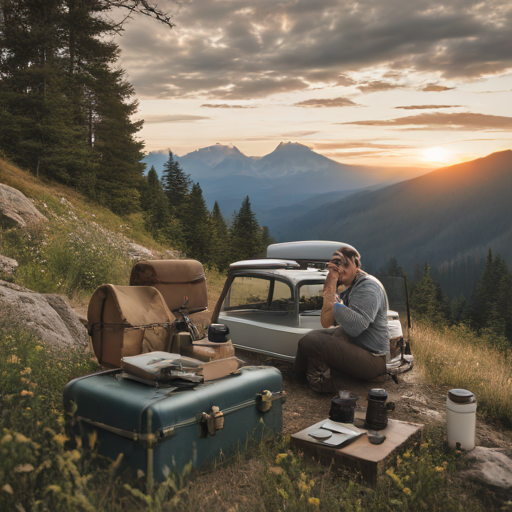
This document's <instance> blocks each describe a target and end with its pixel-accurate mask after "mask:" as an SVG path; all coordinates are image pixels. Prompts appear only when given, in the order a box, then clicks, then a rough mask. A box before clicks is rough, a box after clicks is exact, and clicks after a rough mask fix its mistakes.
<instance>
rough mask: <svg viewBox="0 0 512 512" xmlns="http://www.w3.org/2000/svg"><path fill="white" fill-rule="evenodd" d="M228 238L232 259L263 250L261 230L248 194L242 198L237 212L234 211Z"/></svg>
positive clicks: (249, 256)
mask: <svg viewBox="0 0 512 512" xmlns="http://www.w3.org/2000/svg"><path fill="white" fill-rule="evenodd" d="M230 240H231V244H230V245H231V254H232V260H233V261H236V260H245V259H249V258H253V257H254V256H255V255H257V254H258V253H259V252H261V251H262V250H263V243H262V238H261V230H260V227H259V225H258V222H257V220H256V216H255V215H254V213H253V211H252V209H251V203H250V201H249V196H247V197H246V198H245V199H244V200H243V202H242V206H241V207H240V210H239V211H238V213H235V216H234V218H233V223H232V226H231V229H230Z"/></svg>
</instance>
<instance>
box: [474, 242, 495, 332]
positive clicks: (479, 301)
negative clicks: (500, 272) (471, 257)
mask: <svg viewBox="0 0 512 512" xmlns="http://www.w3.org/2000/svg"><path fill="white" fill-rule="evenodd" d="M497 286H498V280H497V278H496V275H495V268H494V259H493V256H492V250H491V249H489V251H488V253H487V259H486V261H485V267H484V271H483V273H482V277H481V278H480V281H479V282H478V283H477V286H476V291H475V294H474V296H473V300H472V303H473V304H472V311H471V322H472V325H473V327H474V328H476V329H482V328H484V327H486V325H487V323H488V321H489V318H490V316H491V311H492V309H493V304H494V302H495V301H494V294H495V293H496V290H497Z"/></svg>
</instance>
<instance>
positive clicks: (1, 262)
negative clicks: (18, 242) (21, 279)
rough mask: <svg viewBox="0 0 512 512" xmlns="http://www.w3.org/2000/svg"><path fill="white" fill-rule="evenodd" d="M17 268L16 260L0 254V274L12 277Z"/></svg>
mask: <svg viewBox="0 0 512 512" xmlns="http://www.w3.org/2000/svg"><path fill="white" fill-rule="evenodd" d="M17 268H18V262H17V261H16V260H13V259H12V258H8V257H7V256H2V255H1V254H0V274H7V275H10V276H12V275H13V274H14V271H15V270H16V269H17Z"/></svg>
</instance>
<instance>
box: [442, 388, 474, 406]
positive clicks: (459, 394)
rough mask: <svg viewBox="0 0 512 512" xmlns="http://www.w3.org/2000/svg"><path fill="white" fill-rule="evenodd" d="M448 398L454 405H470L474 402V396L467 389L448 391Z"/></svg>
mask: <svg viewBox="0 0 512 512" xmlns="http://www.w3.org/2000/svg"><path fill="white" fill-rule="evenodd" d="M448 398H449V399H450V400H451V401H452V402H454V403H456V404H470V403H473V402H474V401H475V395H474V394H473V393H471V391H468V390H467V389H450V391H448Z"/></svg>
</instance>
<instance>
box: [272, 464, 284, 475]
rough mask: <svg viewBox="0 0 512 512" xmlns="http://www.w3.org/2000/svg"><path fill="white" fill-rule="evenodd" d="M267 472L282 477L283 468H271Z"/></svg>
mask: <svg viewBox="0 0 512 512" xmlns="http://www.w3.org/2000/svg"><path fill="white" fill-rule="evenodd" d="M268 470H269V472H270V473H274V475H282V474H283V473H284V470H283V468H280V467H279V466H271V467H269V468H268Z"/></svg>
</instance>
